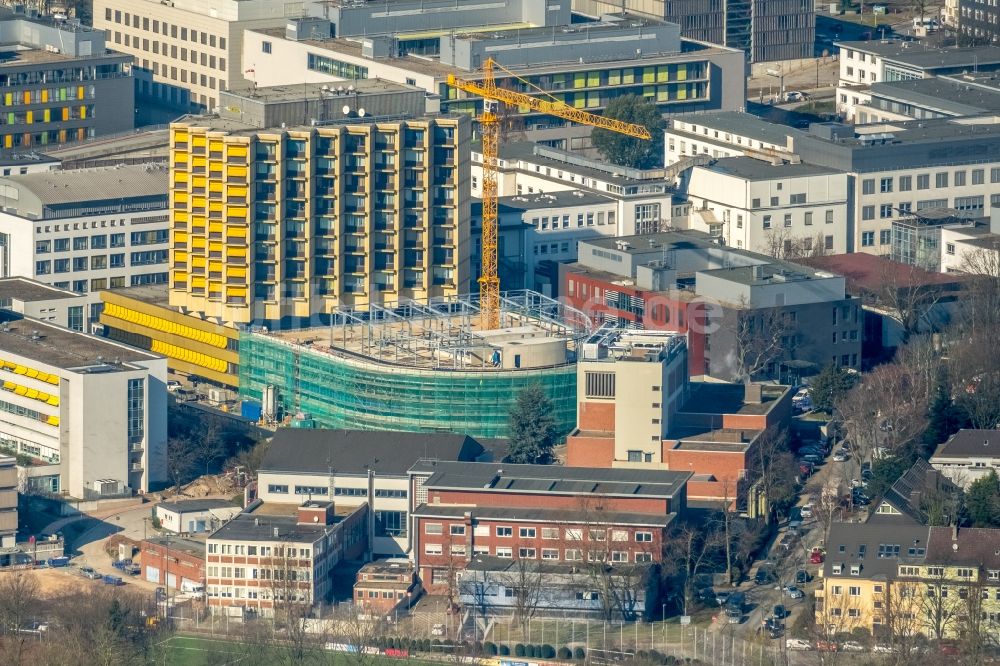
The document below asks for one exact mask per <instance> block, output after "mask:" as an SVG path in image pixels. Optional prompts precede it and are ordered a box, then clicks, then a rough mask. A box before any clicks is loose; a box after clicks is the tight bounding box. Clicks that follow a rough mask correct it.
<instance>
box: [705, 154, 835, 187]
mask: <svg viewBox="0 0 1000 666" xmlns="http://www.w3.org/2000/svg"><path fill="white" fill-rule="evenodd" d="M695 168H698V169H708V170H709V171H717V172H718V173H722V174H727V175H730V176H736V177H737V178H742V179H744V180H750V181H758V180H773V179H776V178H805V177H808V176H829V175H835V174H843V172H842V171H837V170H836V169H830V168H827V167H823V166H818V165H816V164H807V163H805V162H800V163H799V164H788V163H781V164H772V163H771V162H765V161H764V160H758V159H756V158H753V157H746V156H742V157H723V158H720V159H718V160H715V161H713V162H711V163H710V164H708V165H705V166H700V167H695Z"/></svg>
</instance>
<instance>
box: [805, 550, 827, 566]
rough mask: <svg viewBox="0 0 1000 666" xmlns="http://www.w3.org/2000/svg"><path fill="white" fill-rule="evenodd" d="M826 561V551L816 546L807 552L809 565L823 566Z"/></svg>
mask: <svg viewBox="0 0 1000 666" xmlns="http://www.w3.org/2000/svg"><path fill="white" fill-rule="evenodd" d="M825 559H826V549H825V548H823V547H822V546H816V547H814V548H813V549H812V550H811V551H810V552H809V564H823V560H825Z"/></svg>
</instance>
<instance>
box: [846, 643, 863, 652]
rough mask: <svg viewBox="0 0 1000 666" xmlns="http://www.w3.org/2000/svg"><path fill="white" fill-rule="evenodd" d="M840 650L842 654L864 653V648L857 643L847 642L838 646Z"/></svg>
mask: <svg viewBox="0 0 1000 666" xmlns="http://www.w3.org/2000/svg"><path fill="white" fill-rule="evenodd" d="M840 649H841V650H843V651H844V652H864V651H865V646H864V645H862V644H861V643H859V642H857V641H847V642H846V643H841V644H840Z"/></svg>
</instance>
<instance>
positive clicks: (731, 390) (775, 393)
mask: <svg viewBox="0 0 1000 666" xmlns="http://www.w3.org/2000/svg"><path fill="white" fill-rule="evenodd" d="M688 386H689V387H690V391H689V393H688V399H687V400H686V401H685V402H684V404H682V405H681V406H680V407H679V408H678V410H677V411H678V412H683V413H686V414H706V413H707V414H743V415H754V416H759V415H763V414H767V413H768V412H770V411H771V409H772V408H773V407H774V405H775V403H776V402H777V400H778V399H779V398H781V396H782V395H784V394H785V392H786V391H789V390H790V388H789V387H788V386H783V385H780V384H762V385H761V399H762V402H759V403H757V402H746V400H745V397H746V386H745V385H743V384H724V383H721V382H690V383H689V384H688ZM702 407H711V409H710V410H709V411H707V412H705V411H701V409H702Z"/></svg>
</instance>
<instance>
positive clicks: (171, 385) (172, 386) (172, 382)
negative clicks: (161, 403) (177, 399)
mask: <svg viewBox="0 0 1000 666" xmlns="http://www.w3.org/2000/svg"><path fill="white" fill-rule="evenodd" d="M180 387H181V383H180V382H179V381H177V380H176V379H168V380H167V390H168V391H170V392H171V393H173V392H174V391H176V390H177V389H179V388H180Z"/></svg>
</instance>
